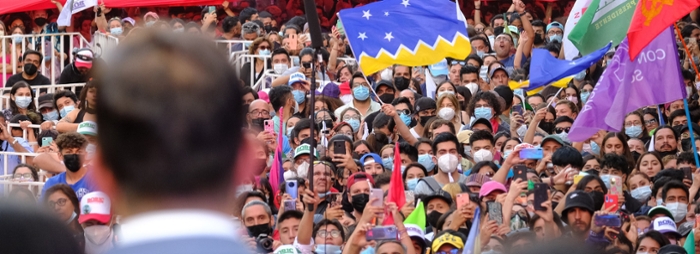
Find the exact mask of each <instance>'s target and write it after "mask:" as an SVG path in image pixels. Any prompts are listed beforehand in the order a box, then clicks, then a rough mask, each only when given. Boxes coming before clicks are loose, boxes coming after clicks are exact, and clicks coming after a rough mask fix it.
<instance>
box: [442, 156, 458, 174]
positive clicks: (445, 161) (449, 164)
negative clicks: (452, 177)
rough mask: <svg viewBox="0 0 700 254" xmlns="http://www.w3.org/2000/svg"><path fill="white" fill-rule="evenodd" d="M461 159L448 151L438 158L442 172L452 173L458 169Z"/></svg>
mask: <svg viewBox="0 0 700 254" xmlns="http://www.w3.org/2000/svg"><path fill="white" fill-rule="evenodd" d="M458 163H459V159H458V158H457V156H455V155H454V154H451V153H448V154H445V155H443V156H440V157H439V158H438V167H439V168H440V170H441V171H442V172H445V173H448V174H449V173H452V172H455V170H457V164H458Z"/></svg>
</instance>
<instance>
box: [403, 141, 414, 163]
mask: <svg viewBox="0 0 700 254" xmlns="http://www.w3.org/2000/svg"><path fill="white" fill-rule="evenodd" d="M399 153H400V154H405V155H407V156H408V158H409V159H411V161H412V162H416V161H418V148H416V147H414V146H412V145H410V144H409V143H407V142H399Z"/></svg>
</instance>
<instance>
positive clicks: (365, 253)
mask: <svg viewBox="0 0 700 254" xmlns="http://www.w3.org/2000/svg"><path fill="white" fill-rule="evenodd" d="M374 252H375V251H374V247H372V246H369V247H367V249H365V250H363V251H360V254H374Z"/></svg>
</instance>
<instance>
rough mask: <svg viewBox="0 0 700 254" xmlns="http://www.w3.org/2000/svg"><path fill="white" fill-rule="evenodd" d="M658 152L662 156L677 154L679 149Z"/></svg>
mask: <svg viewBox="0 0 700 254" xmlns="http://www.w3.org/2000/svg"><path fill="white" fill-rule="evenodd" d="M656 152H657V153H659V155H661V158H663V157H666V156H667V155H676V153H678V151H677V150H673V151H668V152H661V151H656Z"/></svg>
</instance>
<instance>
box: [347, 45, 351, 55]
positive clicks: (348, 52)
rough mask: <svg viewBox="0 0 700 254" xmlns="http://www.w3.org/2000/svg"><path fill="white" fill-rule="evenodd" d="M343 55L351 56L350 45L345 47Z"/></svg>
mask: <svg viewBox="0 0 700 254" xmlns="http://www.w3.org/2000/svg"><path fill="white" fill-rule="evenodd" d="M345 54H346V55H349V56H351V55H352V49H351V48H350V45H345Z"/></svg>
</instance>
